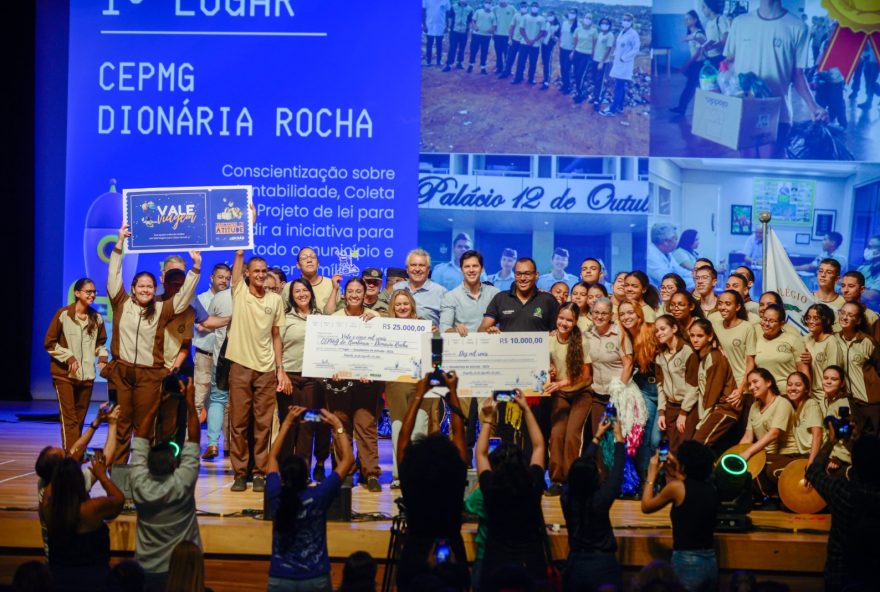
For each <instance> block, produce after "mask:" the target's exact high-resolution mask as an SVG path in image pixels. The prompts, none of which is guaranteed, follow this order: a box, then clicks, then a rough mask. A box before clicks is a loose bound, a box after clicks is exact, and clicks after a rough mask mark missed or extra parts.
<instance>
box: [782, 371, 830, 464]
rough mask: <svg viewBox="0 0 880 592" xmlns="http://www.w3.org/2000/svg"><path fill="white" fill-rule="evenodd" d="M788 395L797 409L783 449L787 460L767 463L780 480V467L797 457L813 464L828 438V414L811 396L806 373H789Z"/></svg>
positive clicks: (786, 392)
mask: <svg viewBox="0 0 880 592" xmlns="http://www.w3.org/2000/svg"><path fill="white" fill-rule="evenodd" d="M785 398H786V399H788V401H789V403H791V405H792V407H793V408H794V413H792V415H791V423H790V424H789V426H788V429H787V430H786V435H787V439H786V442H785V445H784V446H782V450H781V451H780V453H781V454H783V455H785V456H786V459H783V460H782V461H781V462H779V463H769V462H768V469H770V470H769V471H768V473H769V474H770V475H771V476H772V477H774V478H777V479H778V477H779V470H781V469H784V468H785V466H786V465H787V464H788V463H789V462H791V461H792V460H794V459H796V458H806V459H807V461H808V465H809V464H813V460H815V458H816V456H817V455H818V454H819V449H820V448H822V440H823V438H824V437H825V432H824V430H823V423H824V421H825V420H824V418H825V415H824V414H823V412H822V407H821V405H820V404H819V401H817V400H816V399H814V398H813V397H812V396H811V395H810V379H809V378H808V377H807V376H805V375H803V374H801V373H800V372H794V373H792V374H791V375H789V377H788V385H787V387H786V389H785Z"/></svg>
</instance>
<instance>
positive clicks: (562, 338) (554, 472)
mask: <svg viewBox="0 0 880 592" xmlns="http://www.w3.org/2000/svg"><path fill="white" fill-rule="evenodd" d="M579 316H580V309H579V308H578V305H577V304H574V303H573V302H569V303H568V304H565V305H563V306H562V308H560V309H559V313H558V314H557V315H556V330H555V331H552V332H551V333H550V382H548V383H547V384H546V385H545V386H544V392H545V393H546V394H548V395H550V396H551V397H553V410H552V411H551V414H550V422H551V428H550V481H551V482H552V485H551V486H550V488H549V489H548V490H547V492H546V495H548V496H556V495H559V494H560V493H562V484H563V483H565V482H566V479H567V476H568V468H569V467H570V466H571V463H573V462H574V461H575V459H577V458H578V456H580V453H581V448H582V444H583V433H584V424H585V423H586V421H587V415H589V413H590V407H591V405H592V403H593V400H592V397H591V396H590V393H589V391H588V387H589V386H590V383H592V381H593V377H592V369H591V368H590V346H589V345H588V344H587V339H586V337H585V336H584V334H583V333H581V330H580V328H579V327H578V325H577V320H578V318H579Z"/></svg>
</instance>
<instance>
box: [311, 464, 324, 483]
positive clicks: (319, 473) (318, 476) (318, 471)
mask: <svg viewBox="0 0 880 592" xmlns="http://www.w3.org/2000/svg"><path fill="white" fill-rule="evenodd" d="M326 476H327V473H326V472H325V471H324V463H321V464H319V465H315V468H314V469H312V481H316V482H318V483H320V482H321V481H323V480H324V477H326Z"/></svg>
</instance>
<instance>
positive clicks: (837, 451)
mask: <svg viewBox="0 0 880 592" xmlns="http://www.w3.org/2000/svg"><path fill="white" fill-rule="evenodd" d="M841 407H852V406H851V405H850V404H849V401H848V400H847V398H846V397H841V398H839V399H837V400H835V401H834V402H833V403H831V404H830V405H828V410H827V411H826V412H825V415H833V416H834V417H840V408H841ZM850 417H852V409H850ZM823 427H824V426H823ZM823 436H824V438H823V440H822V442H823V444H824V443H825V442H827V441H828V439H829V438H828V428H825V431H824V433H823ZM831 458H836V459H837V460H839V461H843V462H845V463H847V464H850V465H851V464H852V454H851V453H850V450H849V448H847V447H846V444H844V442H843V440H838V441H837V444H835V445H834V448H832V449H831Z"/></svg>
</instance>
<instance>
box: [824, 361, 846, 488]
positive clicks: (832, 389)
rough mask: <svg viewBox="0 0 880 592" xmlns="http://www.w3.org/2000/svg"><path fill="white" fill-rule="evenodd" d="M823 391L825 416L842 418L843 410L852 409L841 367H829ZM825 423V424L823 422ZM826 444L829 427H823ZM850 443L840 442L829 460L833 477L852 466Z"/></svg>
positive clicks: (844, 374) (825, 375)
mask: <svg viewBox="0 0 880 592" xmlns="http://www.w3.org/2000/svg"><path fill="white" fill-rule="evenodd" d="M822 391H823V392H824V393H825V416H826V417H827V416H829V415H830V416H832V417H838V418H839V417H841V408H843V407H846V408H847V409H850V411H852V409H851V408H850V400H849V397H847V393H846V372H844V370H843V368H841V367H840V366H828V367H827V368H825V372H823V373H822ZM823 423H824V422H823ZM823 427H824V428H825V432H824V433H823V436H824V441H823V443H824V442H828V440H829V439H830V437H829V435H828V432H827V430H828V426H827V425H823ZM849 444H850V442H848V441H843V440H838V441H837V444H835V445H834V450H833V452H832V453H831V456H830V457H829V459H828V465H827V467H826V468H827V469H828V472H829V473H830V474H832V475H843V474H845V473H846V470H847V468H849V466H850V465H852V455H851V454H850V450H849V448H848V446H849Z"/></svg>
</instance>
